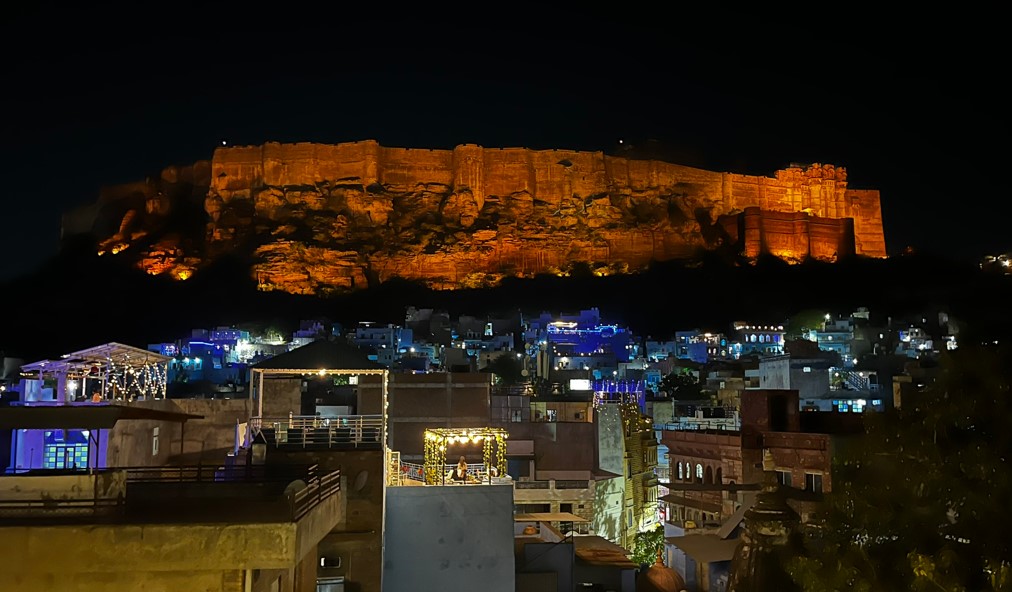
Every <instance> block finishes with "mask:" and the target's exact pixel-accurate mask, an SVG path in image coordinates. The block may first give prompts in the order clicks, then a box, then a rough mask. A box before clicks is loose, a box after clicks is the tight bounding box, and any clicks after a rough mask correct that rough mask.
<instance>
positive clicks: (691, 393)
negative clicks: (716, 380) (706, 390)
mask: <svg viewBox="0 0 1012 592" xmlns="http://www.w3.org/2000/svg"><path fill="white" fill-rule="evenodd" d="M657 388H658V389H659V390H660V391H661V392H662V393H667V395H668V396H669V397H671V398H672V399H682V400H685V401H696V400H699V399H701V398H703V395H702V391H703V386H702V385H701V384H699V382H698V381H697V380H696V377H695V376H693V375H691V374H679V373H677V372H672V373H671V374H668V375H667V376H665V377H664V378H662V379H661V383H660V385H659V386H658V387H657Z"/></svg>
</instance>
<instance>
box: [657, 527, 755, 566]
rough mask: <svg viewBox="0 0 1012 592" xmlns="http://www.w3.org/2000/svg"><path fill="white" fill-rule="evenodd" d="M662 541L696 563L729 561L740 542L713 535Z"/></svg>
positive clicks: (692, 535)
mask: <svg viewBox="0 0 1012 592" xmlns="http://www.w3.org/2000/svg"><path fill="white" fill-rule="evenodd" d="M664 540H665V541H667V542H669V543H671V544H672V545H674V546H676V547H678V548H679V549H681V550H682V551H684V552H685V554H686V555H688V556H689V557H692V558H693V559H695V560H696V562H697V563H712V562H714V561H731V558H733V557H734V550H735V548H736V547H737V546H738V543H740V542H741V541H740V540H739V539H722V538H720V536H718V535H715V534H687V535H685V536H676V537H667V538H665V539H664Z"/></svg>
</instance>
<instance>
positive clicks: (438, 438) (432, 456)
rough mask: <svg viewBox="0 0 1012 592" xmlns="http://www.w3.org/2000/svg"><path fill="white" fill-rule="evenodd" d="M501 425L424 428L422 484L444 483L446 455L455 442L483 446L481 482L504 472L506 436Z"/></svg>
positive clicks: (456, 443) (507, 436)
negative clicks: (497, 426) (494, 426)
mask: <svg viewBox="0 0 1012 592" xmlns="http://www.w3.org/2000/svg"><path fill="white" fill-rule="evenodd" d="M507 438H509V434H508V433H507V432H506V430H504V429H502V428H489V427H480V428H432V429H427V430H425V484H426V485H440V484H443V483H445V482H446V466H447V465H446V456H447V454H448V453H450V452H452V451H451V450H450V449H451V448H452V447H454V445H466V444H477V443H480V444H481V445H482V461H483V463H484V466H483V469H484V470H483V474H482V475H481V477H482V478H481V479H480V480H481V481H485V480H488V481H489V482H491V479H492V477H494V476H497V475H505V474H506V439H507Z"/></svg>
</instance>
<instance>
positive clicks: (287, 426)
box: [249, 415, 383, 448]
mask: <svg viewBox="0 0 1012 592" xmlns="http://www.w3.org/2000/svg"><path fill="white" fill-rule="evenodd" d="M249 426H250V433H251V435H253V436H254V438H255V437H256V436H257V435H258V434H259V435H261V436H262V438H263V441H265V442H266V443H267V444H268V445H273V446H277V447H280V446H301V447H303V448H307V447H313V448H333V447H347V446H353V447H356V448H357V447H359V446H376V445H379V444H381V443H382V438H383V416H382V415H343V416H339V417H319V416H292V417H253V418H251V419H250V421H249Z"/></svg>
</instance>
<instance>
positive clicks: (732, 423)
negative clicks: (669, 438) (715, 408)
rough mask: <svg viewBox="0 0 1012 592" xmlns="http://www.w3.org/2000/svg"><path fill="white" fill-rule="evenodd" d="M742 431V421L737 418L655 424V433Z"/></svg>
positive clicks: (688, 419) (693, 419) (686, 419)
mask: <svg viewBox="0 0 1012 592" xmlns="http://www.w3.org/2000/svg"><path fill="white" fill-rule="evenodd" d="M707 430H716V431H725V432H738V431H741V419H736V418H719V417H714V418H704V419H697V418H684V419H682V420H679V421H676V422H670V423H655V424H654V431H707Z"/></svg>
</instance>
